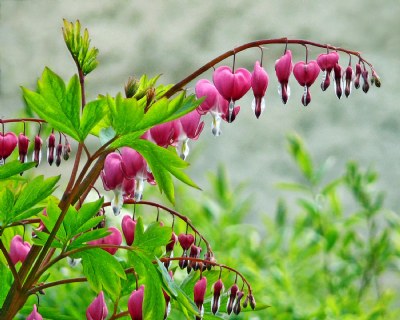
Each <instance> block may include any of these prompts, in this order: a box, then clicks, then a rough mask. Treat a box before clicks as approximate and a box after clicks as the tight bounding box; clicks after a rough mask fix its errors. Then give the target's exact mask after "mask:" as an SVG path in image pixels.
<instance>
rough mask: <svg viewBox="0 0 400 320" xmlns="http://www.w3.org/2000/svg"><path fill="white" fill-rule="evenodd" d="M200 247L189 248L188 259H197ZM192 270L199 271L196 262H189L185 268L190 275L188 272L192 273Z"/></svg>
mask: <svg viewBox="0 0 400 320" xmlns="http://www.w3.org/2000/svg"><path fill="white" fill-rule="evenodd" d="M201 250H202V249H201V247H198V246H195V245H194V244H193V245H192V246H191V247H190V254H189V257H190V258H195V259H199V258H200V254H201ZM192 269H193V270H194V271H196V270H198V269H199V264H198V263H197V262H196V261H190V262H189V265H188V267H187V272H188V273H190V271H192Z"/></svg>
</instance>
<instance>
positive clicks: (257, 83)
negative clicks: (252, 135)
mask: <svg viewBox="0 0 400 320" xmlns="http://www.w3.org/2000/svg"><path fill="white" fill-rule="evenodd" d="M268 82H269V77H268V73H267V71H265V69H264V68H263V67H262V66H260V62H259V61H256V63H255V65H254V70H253V73H252V74H251V88H252V89H253V94H254V100H253V103H252V109H253V111H254V113H255V115H256V117H257V118H258V117H259V116H260V115H261V113H262V112H263V111H264V109H265V99H264V95H265V91H267V87H268Z"/></svg>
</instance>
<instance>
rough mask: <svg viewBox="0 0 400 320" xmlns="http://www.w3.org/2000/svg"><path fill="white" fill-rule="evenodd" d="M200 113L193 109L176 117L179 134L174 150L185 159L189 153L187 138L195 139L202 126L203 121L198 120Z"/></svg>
mask: <svg viewBox="0 0 400 320" xmlns="http://www.w3.org/2000/svg"><path fill="white" fill-rule="evenodd" d="M200 118H201V115H200V113H198V112H197V110H193V111H192V112H189V113H188V114H186V115H184V116H183V117H181V118H179V119H178V124H179V130H178V132H179V135H178V139H177V144H176V151H177V153H178V154H179V156H180V157H181V158H182V159H183V160H185V159H186V157H187V156H188V155H189V145H188V142H189V139H192V140H197V139H198V137H199V135H200V133H201V131H203V128H204V122H203V121H202V122H200Z"/></svg>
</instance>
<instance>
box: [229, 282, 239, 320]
mask: <svg viewBox="0 0 400 320" xmlns="http://www.w3.org/2000/svg"><path fill="white" fill-rule="evenodd" d="M238 291H239V287H238V286H237V284H236V283H235V284H233V285H232V287H231V288H230V289H229V300H228V303H227V306H226V312H227V313H228V314H231V313H232V311H233V306H234V303H235V300H236V294H237V293H238Z"/></svg>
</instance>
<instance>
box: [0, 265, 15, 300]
mask: <svg viewBox="0 0 400 320" xmlns="http://www.w3.org/2000/svg"><path fill="white" fill-rule="evenodd" d="M0 279H1V286H0V306H2V305H3V303H4V300H5V299H6V297H7V294H8V291H9V290H10V288H11V285H12V283H13V276H12V273H11V271H10V268H8V266H5V265H4V264H3V263H1V262H0Z"/></svg>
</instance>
